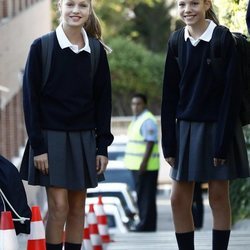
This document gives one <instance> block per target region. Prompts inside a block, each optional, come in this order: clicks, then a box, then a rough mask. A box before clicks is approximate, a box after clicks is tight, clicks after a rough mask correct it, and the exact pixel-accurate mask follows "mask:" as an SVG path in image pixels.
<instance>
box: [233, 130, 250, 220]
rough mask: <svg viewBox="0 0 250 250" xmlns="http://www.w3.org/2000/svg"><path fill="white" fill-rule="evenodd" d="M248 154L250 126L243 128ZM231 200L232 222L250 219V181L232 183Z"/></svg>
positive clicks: (239, 180)
mask: <svg viewBox="0 0 250 250" xmlns="http://www.w3.org/2000/svg"><path fill="white" fill-rule="evenodd" d="M243 131H244V137H245V141H246V146H247V149H248V154H249V153H250V152H249V150H250V125H247V126H245V127H244V128H243ZM230 199H231V206H232V221H233V223H235V222H237V221H238V220H242V219H245V218H250V179H249V178H248V179H238V180H234V181H232V182H231V185H230Z"/></svg>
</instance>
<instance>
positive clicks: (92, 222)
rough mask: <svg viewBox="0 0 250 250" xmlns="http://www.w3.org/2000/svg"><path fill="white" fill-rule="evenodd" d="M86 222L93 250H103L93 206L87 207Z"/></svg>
mask: <svg viewBox="0 0 250 250" xmlns="http://www.w3.org/2000/svg"><path fill="white" fill-rule="evenodd" d="M87 222H88V225H89V234H90V240H91V243H92V246H93V250H103V248H102V239H101V236H100V235H99V230H98V225H97V219H96V215H95V211H94V205H93V204H90V205H89V212H88V214H87Z"/></svg>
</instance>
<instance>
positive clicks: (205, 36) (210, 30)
mask: <svg viewBox="0 0 250 250" xmlns="http://www.w3.org/2000/svg"><path fill="white" fill-rule="evenodd" d="M208 21H209V25H208V27H207V29H206V30H205V32H204V33H203V34H202V35H201V36H200V37H199V38H198V39H196V40H195V39H194V38H193V37H191V36H190V34H189V32H188V29H187V26H186V27H185V32H184V39H185V41H187V39H188V38H189V40H190V42H191V43H192V45H193V46H196V45H197V44H198V43H199V42H200V41H201V40H203V41H205V42H209V41H210V40H211V38H212V35H213V31H214V28H215V27H216V24H215V23H214V22H213V21H212V20H208Z"/></svg>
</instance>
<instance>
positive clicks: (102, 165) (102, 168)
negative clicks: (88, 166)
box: [96, 155, 108, 174]
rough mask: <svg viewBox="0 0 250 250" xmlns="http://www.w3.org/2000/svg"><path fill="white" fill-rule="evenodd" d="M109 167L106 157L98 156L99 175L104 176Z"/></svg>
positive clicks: (97, 169) (97, 167)
mask: <svg viewBox="0 0 250 250" xmlns="http://www.w3.org/2000/svg"><path fill="white" fill-rule="evenodd" d="M107 165H108V158H107V157H106V156H104V155H97V156H96V171H97V174H102V173H103V172H104V171H105V170H106V167H107Z"/></svg>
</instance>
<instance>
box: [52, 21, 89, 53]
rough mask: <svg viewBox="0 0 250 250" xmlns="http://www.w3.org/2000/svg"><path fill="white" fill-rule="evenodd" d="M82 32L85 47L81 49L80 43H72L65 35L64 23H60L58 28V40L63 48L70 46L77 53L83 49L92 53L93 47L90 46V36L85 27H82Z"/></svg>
mask: <svg viewBox="0 0 250 250" xmlns="http://www.w3.org/2000/svg"><path fill="white" fill-rule="evenodd" d="M81 33H82V37H83V40H84V43H85V45H84V47H83V48H81V49H79V48H78V45H75V44H72V43H71V42H70V41H69V39H68V38H67V36H66V35H65V33H64V31H63V28H62V23H60V25H59V26H58V27H57V28H56V36H57V40H58V43H59V45H60V47H61V49H65V48H70V49H71V50H72V51H73V52H74V53H76V54H78V53H80V52H81V51H83V50H84V51H86V52H88V53H91V49H90V46H89V38H88V36H87V33H86V31H85V29H84V28H82V30H81Z"/></svg>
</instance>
